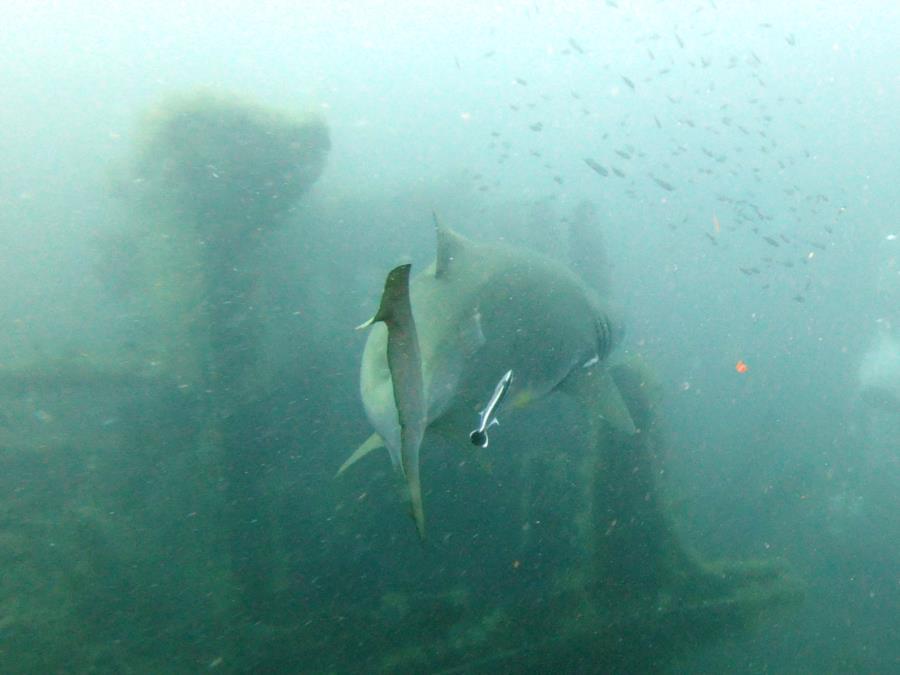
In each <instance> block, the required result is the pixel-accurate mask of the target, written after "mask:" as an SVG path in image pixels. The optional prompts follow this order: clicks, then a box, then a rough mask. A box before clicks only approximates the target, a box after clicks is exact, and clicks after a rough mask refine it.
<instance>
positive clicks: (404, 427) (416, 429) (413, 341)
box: [372, 265, 428, 538]
mask: <svg viewBox="0 0 900 675" xmlns="http://www.w3.org/2000/svg"><path fill="white" fill-rule="evenodd" d="M410 267H411V266H410V265H401V266H400V267H396V268H394V269H393V270H391V271H390V273H389V274H388V276H387V279H386V280H385V282H384V293H383V294H382V296H381V305H380V306H379V307H378V311H377V312H376V313H375V316H374V317H373V319H372V320H373V321H383V322H384V323H385V324H386V325H387V329H388V340H387V361H388V368H389V369H390V371H391V385H392V387H393V390H394V402H395V403H396V405H397V421H398V422H399V424H400V468H401V470H402V471H403V475H404V476H405V477H406V483H407V485H408V486H409V496H410V500H411V502H412V510H413V517H414V518H415V521H416V529H417V530H418V531H419V536H420V537H423V538H424V537H425V510H424V508H423V507H422V488H421V484H420V483H419V447H420V446H421V445H422V437H423V436H424V434H425V425H426V422H427V414H428V410H427V407H426V402H425V386H424V383H423V379H422V356H421V354H420V352H419V338H418V335H417V333H416V323H415V321H414V320H413V314H412V305H411V304H410V301H409V270H410Z"/></svg>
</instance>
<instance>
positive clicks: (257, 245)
mask: <svg viewBox="0 0 900 675" xmlns="http://www.w3.org/2000/svg"><path fill="white" fill-rule="evenodd" d="M141 129H142V130H141V135H140V137H139V139H138V142H137V149H136V152H135V160H134V162H133V164H132V165H131V168H130V169H129V170H128V171H127V172H125V173H124V174H123V176H122V180H121V181H120V184H119V188H118V192H119V193H120V194H122V195H124V196H125V198H126V201H125V204H126V205H127V210H128V212H129V213H131V214H132V216H133V217H132V220H131V221H130V229H129V231H128V232H127V233H126V235H127V238H128V239H129V240H130V241H132V243H133V245H131V246H129V247H127V249H128V251H132V252H133V254H132V255H133V257H130V258H128V259H127V260H124V261H123V265H124V266H125V267H126V268H127V271H128V272H129V273H131V274H135V275H137V277H138V278H136V279H135V280H134V281H133V283H132V284H130V285H129V288H134V289H135V290H134V291H133V292H132V295H131V296H130V299H129V300H122V302H128V303H131V305H130V307H131V309H132V311H133V314H134V315H135V316H137V317H139V318H138V319H135V320H136V321H139V330H138V333H139V335H138V337H137V338H135V339H132V340H131V341H130V342H129V344H128V346H127V347H123V348H122V350H121V351H114V352H109V353H104V354H92V353H89V352H86V353H79V354H74V355H71V354H70V355H66V354H59V355H50V356H47V355H44V356H41V357H40V358H38V357H37V356H35V355H30V356H28V357H27V358H24V357H23V358H22V359H21V360H20V361H18V362H10V363H6V364H3V368H2V369H0V410H2V411H3V412H2V415H3V424H2V425H0V468H2V470H0V495H3V496H2V498H0V515H2V518H3V523H4V529H3V534H2V535H0V556H2V558H3V561H4V562H3V565H4V574H3V576H2V580H0V659H2V660H3V661H4V662H5V666H4V671H5V672H17V671H19V672H35V671H91V672H94V671H96V672H107V671H108V672H133V671H148V672H154V671H155V672H163V671H165V672H172V673H176V672H185V673H188V672H197V671H198V669H209V670H220V672H323V673H325V672H328V673H333V672H348V673H349V672H385V673H402V672H408V673H422V672H446V673H451V672H453V673H480V672H485V673H487V672H541V671H546V670H549V669H557V670H561V671H563V672H585V673H590V672H597V673H600V672H604V673H605V672H646V671H648V670H654V669H659V668H662V667H664V666H665V665H666V664H667V663H670V662H671V659H672V658H674V657H675V656H676V655H679V654H683V653H684V652H685V651H686V650H689V649H692V648H695V647H697V646H699V645H701V644H704V643H706V642H708V641H710V640H713V639H716V638H718V637H721V636H723V635H727V634H729V633H731V632H733V631H736V630H741V629H744V628H746V627H747V626H748V625H750V624H752V623H753V622H754V621H756V620H758V619H759V618H760V617H763V616H765V614H766V613H767V612H769V611H772V610H773V608H775V607H778V606H783V605H787V604H791V603H794V602H796V601H797V600H798V598H799V597H800V586H799V584H798V583H797V582H795V581H793V580H792V579H791V578H790V576H789V575H788V574H787V573H786V570H785V569H784V568H782V567H781V566H779V565H775V564H772V563H761V562H731V563H727V562H724V563H723V562H715V563H713V562H709V561H706V560H703V559H701V557H700V556H698V555H697V554H695V553H693V552H691V551H690V550H689V549H688V548H687V547H686V546H685V545H684V543H683V542H682V541H681V539H680V538H679V536H678V533H677V529H676V528H675V526H674V523H673V521H672V518H671V516H670V515H669V513H668V510H667V506H666V504H667V502H666V499H665V496H664V493H663V491H662V488H661V485H660V481H659V476H660V471H659V470H660V467H661V464H662V457H663V455H664V453H665V445H666V435H665V431H664V428H663V426H662V425H661V424H660V422H659V420H658V419H657V411H656V398H655V396H656V394H655V391H656V388H655V387H654V385H653V374H652V371H651V370H650V369H649V368H648V367H647V366H646V365H644V364H643V363H642V362H641V361H640V360H639V359H637V358H634V359H631V360H626V361H623V362H622V363H620V364H619V365H617V366H615V367H614V368H613V370H612V375H613V377H614V378H615V381H616V384H617V385H618V387H619V390H620V391H621V392H622V395H623V399H624V401H625V402H626V403H627V405H628V409H629V411H630V414H631V417H632V419H633V420H634V422H635V425H636V426H637V427H638V429H639V433H637V434H631V435H625V434H622V433H620V432H618V431H616V430H615V429H614V428H612V427H611V426H607V425H605V424H603V423H602V421H601V420H599V418H598V417H597V416H588V417H587V418H586V419H581V420H577V419H576V423H577V426H578V428H579V429H580V430H581V431H580V433H578V434H575V435H569V436H567V437H560V436H559V435H556V436H554V435H552V434H551V435H550V436H549V437H547V438H543V439H536V440H533V442H530V444H529V445H528V447H522V448H521V452H517V453H515V455H514V456H512V457H510V458H509V459H508V460H506V461H508V462H509V467H512V469H514V471H513V473H512V474H510V476H511V477H510V478H509V479H508V480H507V481H506V482H505V483H504V485H503V488H502V489H499V490H498V489H493V488H496V485H497V479H496V476H497V474H498V472H495V473H491V470H490V468H488V469H482V468H477V467H476V464H477V463H476V462H474V461H460V460H459V459H458V457H457V456H455V455H452V454H451V451H450V450H447V449H445V450H443V451H442V450H441V449H437V450H434V451H433V454H432V455H431V457H430V458H426V461H431V462H436V463H438V464H440V466H441V469H442V471H441V472H438V471H434V472H433V475H437V474H440V475H441V478H440V481H442V482H441V483H438V482H436V481H437V480H438V479H435V482H432V483H431V484H430V485H426V486H425V489H426V490H427V491H428V492H429V498H430V499H431V500H432V503H433V504H434V512H435V513H436V514H438V513H442V514H444V517H443V523H442V522H441V519H440V518H437V517H436V521H437V522H436V524H435V526H434V528H433V530H432V532H431V534H430V539H429V542H428V543H426V544H425V546H424V547H423V546H422V545H420V544H419V543H418V542H417V541H415V540H414V538H413V536H410V537H405V538H404V537H401V536H400V535H396V534H395V531H396V530H397V529H399V528H395V527H394V525H395V524H396V523H394V522H393V521H394V519H393V518H390V517H385V516H384V513H383V511H384V509H392V508H393V509H396V508H398V506H397V504H396V501H395V500H394V498H393V497H392V496H391V494H390V490H389V486H391V485H393V484H394V483H393V481H394V480H395V477H394V476H393V475H391V474H390V472H388V471H384V472H381V473H379V474H376V475H369V474H363V473H360V474H357V475H355V476H353V477H351V478H349V479H348V480H347V481H345V482H335V481H333V480H331V478H330V476H331V474H333V472H334V470H335V469H336V468H337V466H338V465H339V463H340V460H341V458H342V456H343V455H344V453H345V452H346V450H347V446H346V445H345V443H346V442H348V441H349V439H350V436H349V435H348V436H347V437H346V438H345V437H343V436H340V434H339V433H338V434H337V435H336V436H335V433H334V431H335V429H337V430H338V432H339V431H340V427H341V425H342V424H344V423H345V422H344V421H345V420H346V419H347V417H348V415H349V413H348V412H347V411H348V410H354V406H358V403H357V401H356V400H355V397H356V393H355V388H356V387H355V382H351V383H349V384H347V383H344V382H331V381H329V380H328V379H327V378H322V377H320V378H316V379H315V383H314V387H315V390H314V391H313V384H311V382H313V379H312V378H310V377H308V376H307V375H305V374H304V372H309V370H310V369H312V368H314V367H316V355H315V354H307V355H306V357H305V358H304V359H303V360H301V361H298V362H297V363H296V364H295V369H296V371H297V372H294V373H290V372H281V373H280V376H281V377H280V380H281V383H282V384H281V386H276V382H275V381H274V380H273V377H272V369H271V367H270V366H269V365H268V363H267V359H268V357H269V355H268V354H267V353H266V344H267V343H266V341H265V339H264V338H265V333H266V330H267V327H268V326H269V323H268V322H267V308H268V307H269V299H268V297H267V295H266V289H265V288H264V286H263V285H262V283H261V278H262V276H263V273H264V271H265V269H266V265H267V261H266V260H265V259H264V258H263V257H262V256H261V254H260V251H262V250H263V247H262V246H261V243H262V242H264V241H265V239H266V238H267V236H270V234H271V233H272V232H274V231H276V230H278V229H279V228H280V227H283V226H285V225H286V224H287V223H288V222H290V221H291V219H292V217H293V215H294V208H295V206H296V204H298V203H299V201H300V200H302V198H303V195H304V194H305V193H306V191H307V190H308V189H309V188H310V186H311V185H312V184H313V183H314V182H315V181H316V179H317V178H318V176H319V175H320V173H321V172H322V171H323V168H324V164H325V160H326V157H327V153H328V150H329V136H328V131H327V128H326V127H325V125H324V123H323V122H322V121H321V120H319V119H318V118H317V117H315V116H306V117H303V116H300V117H293V116H290V115H285V114H280V113H273V112H271V111H268V110H266V109H263V108H261V107H259V106H257V105H255V104H250V103H247V102H245V101H241V100H236V99H234V98H231V97H227V96H221V95H212V94H208V93H203V94H194V95H189V96H185V97H176V98H174V99H171V100H169V101H166V102H164V103H163V105H161V106H160V107H159V108H158V109H156V110H154V111H152V112H151V113H150V114H149V115H148V117H147V119H146V120H145V121H144V123H143V125H142V127H141ZM319 217H321V218H325V219H327V218H328V217H329V214H328V213H320V214H319ZM126 235H122V236H126ZM117 241H122V238H121V236H120V237H119V238H118V239H117ZM116 250H117V251H118V250H120V249H116ZM122 250H124V249H122ZM306 262H307V263H308V265H309V267H310V268H313V267H315V265H317V264H319V261H315V260H309V261H306ZM329 264H332V265H333V264H335V263H334V261H329ZM310 278H314V277H310ZM373 291H377V289H373ZM297 311H298V312H301V313H302V312H303V311H304V308H303V307H300V308H299V309H298V310H297ZM347 325H348V326H352V325H353V321H352V319H350V320H348V321H347ZM356 359H357V355H356V354H350V355H348V356H347V362H348V364H351V365H355V362H356ZM319 367H321V366H319ZM284 382H288V383H290V384H291V386H284V385H283V383H284ZM297 401H300V402H301V403H300V404H298V403H297ZM321 401H326V402H327V405H322V404H321ZM355 409H356V410H357V414H358V415H359V416H360V417H361V411H359V409H358V407H357V408H355ZM335 410H339V412H334V411H335ZM330 414H333V415H334V417H333V418H331V419H327V420H326V422H325V423H324V424H323V427H324V429H325V431H322V432H321V433H317V432H316V431H314V430H315V429H317V428H319V427H315V422H316V420H318V419H319V418H321V417H322V416H326V417H327V416H328V415H330ZM535 414H536V415H540V414H541V412H540V410H538V411H537V412H536V413H535ZM565 414H566V415H568V416H570V417H571V416H572V415H575V413H573V412H572V411H568V412H566V413H565ZM573 419H574V418H573ZM354 424H355V425H356V426H358V427H359V429H361V428H362V423H361V421H356V422H354ZM326 431H327V432H328V433H326ZM353 431H354V432H355V431H357V429H353ZM367 461H368V460H367ZM372 461H374V460H372ZM322 464H325V465H326V471H325V472H323V471H321V470H317V471H313V467H314V466H315V467H319V466H320V465H322ZM509 467H507V468H509ZM326 475H327V477H326ZM573 486H574V489H573ZM466 491H467V492H466ZM548 493H552V494H554V495H563V494H564V495H567V497H566V499H565V500H560V499H554V500H548V498H547V497H546V495H547V494H548ZM298 495H303V496H302V497H300V496H298ZM454 505H455V507H454ZM467 505H468V506H467ZM454 508H456V509H459V510H460V512H463V511H465V513H463V516H465V517H463V516H459V518H457V519H456V520H453V518H454V510H453V509H454ZM467 508H468V509H469V510H468V511H466V509H467ZM478 513H484V514H488V515H487V516H486V519H487V520H486V522H487V524H486V525H485V526H484V527H485V528H488V527H490V525H491V522H494V523H495V524H496V522H512V521H514V522H515V523H516V524H517V525H516V527H514V528H511V530H510V529H509V528H507V530H508V532H507V535H506V536H505V537H504V538H503V539H502V541H500V540H498V542H497V543H496V544H487V545H485V546H484V547H483V548H481V549H479V551H480V553H478V552H476V553H473V552H472V548H471V546H472V545H471V542H472V541H473V540H474V539H475V537H476V536H477V535H478V534H479V533H478V532H475V531H473V529H477V524H478V520H477V514H478ZM473 514H475V515H473ZM492 519H493V521H492ZM551 520H552V522H553V523H554V527H553V528H552V531H551V528H548V527H546V526H543V527H544V530H542V532H546V534H542V535H540V536H538V534H537V533H536V530H537V527H538V526H537V525H535V523H541V522H543V523H547V522H550V521H551ZM367 524H369V525H372V527H367ZM520 525H521V526H520ZM404 531H405V530H404ZM461 532H465V533H466V537H465V538H463V537H462V536H461V535H460V533H461ZM481 534H482V537H483V538H484V539H489V535H488V534H487V533H486V532H482V533H481ZM464 542H469V543H468V544H467V543H464ZM498 550H502V551H503V555H506V554H507V553H509V560H506V559H504V560H503V562H502V564H497V566H496V567H492V565H493V563H494V561H495V559H496V558H497V556H498V555H500V554H496V555H495V552H496V551H498ZM538 560H540V561H549V562H542V564H540V565H539V564H538V563H537V562H535V561H538ZM410 570H414V572H415V573H413V571H410ZM485 589H491V590H489V591H486V590H485Z"/></svg>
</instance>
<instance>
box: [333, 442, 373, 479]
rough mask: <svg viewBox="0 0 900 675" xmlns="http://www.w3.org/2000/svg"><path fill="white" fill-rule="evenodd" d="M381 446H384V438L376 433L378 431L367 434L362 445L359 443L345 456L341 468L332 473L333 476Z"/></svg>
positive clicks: (338, 474)
mask: <svg viewBox="0 0 900 675" xmlns="http://www.w3.org/2000/svg"><path fill="white" fill-rule="evenodd" d="M383 447H384V439H383V438H382V437H381V436H380V435H379V434H378V432H375V433H374V434H372V435H371V436H369V437H368V438H367V439H366V440H365V442H364V443H363V444H362V445H360V446H359V447H358V448H357V449H356V450H354V452H353V454H352V455H350V456H349V457H348V458H347V461H346V462H344V463H343V464H341V468H340V469H338V471H337V473H336V474H335V475H334V477H335V478H337V477H338V476H340V475H341V474H342V473H344V472H345V471H346V470H347V469H349V468H350V467H351V466H353V465H354V464H356V462H358V461H359V460H361V459H362V458H363V457H365V456H366V455H368V454H369V453H370V452H372V451H373V450H377V449H378V448H383Z"/></svg>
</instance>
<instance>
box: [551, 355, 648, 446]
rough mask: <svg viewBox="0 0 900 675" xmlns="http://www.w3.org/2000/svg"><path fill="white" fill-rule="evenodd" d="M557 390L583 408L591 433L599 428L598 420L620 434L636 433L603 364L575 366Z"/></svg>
mask: <svg viewBox="0 0 900 675" xmlns="http://www.w3.org/2000/svg"><path fill="white" fill-rule="evenodd" d="M560 389H561V390H562V391H565V392H567V393H569V394H570V395H572V396H573V397H574V398H575V399H576V400H578V401H580V402H581V403H582V404H583V405H584V406H585V407H586V409H587V413H588V420H589V423H590V425H591V428H592V430H594V433H596V430H597V429H599V423H600V422H605V423H606V424H609V425H610V426H611V427H612V428H613V429H615V430H616V431H618V432H620V433H623V434H627V435H631V434H635V433H637V428H636V427H635V426H634V420H633V419H632V418H631V413H630V412H629V410H628V406H627V405H626V403H625V400H624V399H623V398H622V394H621V392H620V391H619V387H618V386H617V385H616V382H615V380H613V378H612V375H610V373H609V371H608V370H607V369H606V368H605V367H604V366H603V365H602V364H597V365H596V366H592V367H590V368H576V369H575V370H573V371H572V372H571V373H570V374H569V376H568V377H567V378H566V379H565V380H563V382H562V383H561V384H560Z"/></svg>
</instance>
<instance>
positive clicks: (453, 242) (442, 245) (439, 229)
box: [432, 211, 470, 279]
mask: <svg viewBox="0 0 900 675" xmlns="http://www.w3.org/2000/svg"><path fill="white" fill-rule="evenodd" d="M432 215H433V216H434V229H435V234H436V236H437V256H436V257H435V263H434V276H435V277H437V278H438V279H440V278H446V276H447V274H449V273H450V270H451V269H452V267H453V261H454V260H458V259H459V257H460V256H461V255H463V254H464V252H465V250H466V249H467V248H468V246H469V243H470V242H469V240H468V239H466V238H465V237H463V236H462V235H460V234H457V233H456V232H454V231H453V230H451V229H450V228H449V227H446V226H445V225H444V224H443V223H442V222H441V221H440V219H439V218H438V215H437V213H435V212H434V211H432Z"/></svg>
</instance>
